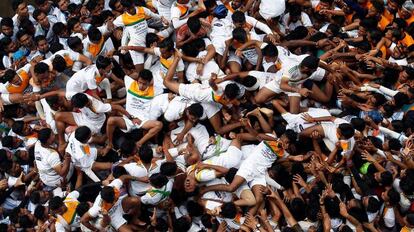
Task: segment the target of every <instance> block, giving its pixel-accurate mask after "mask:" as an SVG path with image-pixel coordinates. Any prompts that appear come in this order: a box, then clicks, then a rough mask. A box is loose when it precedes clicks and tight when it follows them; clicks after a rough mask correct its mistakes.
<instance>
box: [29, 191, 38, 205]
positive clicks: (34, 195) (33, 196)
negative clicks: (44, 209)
mask: <svg viewBox="0 0 414 232" xmlns="http://www.w3.org/2000/svg"><path fill="white" fill-rule="evenodd" d="M30 201H31V202H32V203H33V204H35V205H37V204H39V203H40V192H39V191H34V192H32V194H30Z"/></svg>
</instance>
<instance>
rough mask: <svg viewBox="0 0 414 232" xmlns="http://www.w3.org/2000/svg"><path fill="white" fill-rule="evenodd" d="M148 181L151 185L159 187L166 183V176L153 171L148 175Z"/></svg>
mask: <svg viewBox="0 0 414 232" xmlns="http://www.w3.org/2000/svg"><path fill="white" fill-rule="evenodd" d="M149 182H150V184H151V185H152V186H153V187H155V188H161V187H163V186H164V185H166V184H167V183H168V178H167V177H166V176H164V175H163V174H161V173H155V174H152V175H151V176H150V178H149Z"/></svg>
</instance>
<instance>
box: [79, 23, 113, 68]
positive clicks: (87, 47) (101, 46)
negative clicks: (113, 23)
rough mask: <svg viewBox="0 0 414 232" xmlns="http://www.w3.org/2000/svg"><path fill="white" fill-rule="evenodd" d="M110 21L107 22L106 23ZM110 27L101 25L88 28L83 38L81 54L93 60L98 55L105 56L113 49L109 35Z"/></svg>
mask: <svg viewBox="0 0 414 232" xmlns="http://www.w3.org/2000/svg"><path fill="white" fill-rule="evenodd" d="M109 24H110V23H109V22H108V25H109ZM109 33H110V29H109V27H108V26H106V25H103V26H101V27H98V28H95V27H91V28H89V30H88V36H87V37H86V38H85V39H83V41H82V43H83V49H84V51H83V54H85V56H87V57H88V58H89V59H91V60H93V61H95V60H97V58H98V57H99V56H106V55H107V54H110V53H112V52H113V51H114V44H113V42H112V39H111V38H110V37H108V36H109Z"/></svg>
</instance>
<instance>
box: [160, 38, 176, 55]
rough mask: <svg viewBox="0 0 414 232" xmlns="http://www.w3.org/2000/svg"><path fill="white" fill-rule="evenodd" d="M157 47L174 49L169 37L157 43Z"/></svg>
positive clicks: (168, 49)
mask: <svg viewBox="0 0 414 232" xmlns="http://www.w3.org/2000/svg"><path fill="white" fill-rule="evenodd" d="M158 47H160V48H165V49H166V50H167V51H170V52H171V51H174V42H173V41H172V40H171V39H170V38H167V39H164V40H163V41H161V42H160V43H159V44H158Z"/></svg>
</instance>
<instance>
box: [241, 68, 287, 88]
mask: <svg viewBox="0 0 414 232" xmlns="http://www.w3.org/2000/svg"><path fill="white" fill-rule="evenodd" d="M249 76H254V77H256V79H257V83H258V87H259V88H258V89H261V88H263V87H264V86H265V85H266V84H267V83H269V82H271V81H273V80H274V79H276V78H277V77H279V78H280V77H281V76H282V73H281V72H277V73H270V72H261V71H250V72H249Z"/></svg>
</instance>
